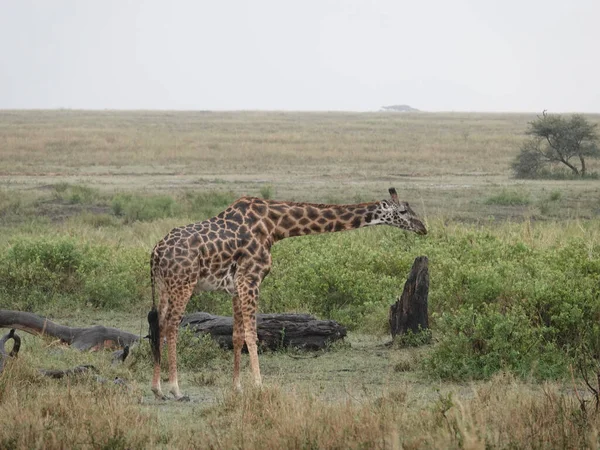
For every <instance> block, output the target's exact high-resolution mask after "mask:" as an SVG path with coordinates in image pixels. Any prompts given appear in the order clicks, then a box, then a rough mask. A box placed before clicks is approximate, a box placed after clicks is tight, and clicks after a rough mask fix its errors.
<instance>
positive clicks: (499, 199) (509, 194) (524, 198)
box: [485, 189, 531, 206]
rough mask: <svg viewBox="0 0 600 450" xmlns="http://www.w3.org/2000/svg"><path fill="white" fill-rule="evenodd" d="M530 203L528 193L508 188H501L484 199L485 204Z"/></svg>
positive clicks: (517, 204)
mask: <svg viewBox="0 0 600 450" xmlns="http://www.w3.org/2000/svg"><path fill="white" fill-rule="evenodd" d="M530 203H531V199H530V197H529V193H527V192H521V191H515V190H509V189H503V190H502V191H501V192H499V193H498V194H496V195H492V196H491V197H488V198H487V199H486V201H485V204H486V205H500V206H523V205H529V204H530Z"/></svg>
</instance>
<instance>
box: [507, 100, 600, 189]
mask: <svg viewBox="0 0 600 450" xmlns="http://www.w3.org/2000/svg"><path fill="white" fill-rule="evenodd" d="M596 126H597V125H596V124H591V123H590V122H589V121H588V120H587V119H586V118H585V117H583V116H582V115H581V114H573V115H572V116H571V117H570V118H569V119H567V118H564V117H562V116H561V115H560V114H552V115H550V114H547V113H546V111H544V112H543V113H542V116H538V118H537V119H536V120H534V121H533V122H530V123H529V129H528V130H527V134H528V135H530V136H532V137H531V139H529V140H527V141H525V143H524V144H523V145H522V146H521V152H520V153H519V155H518V156H517V158H516V160H515V161H514V162H513V165H512V168H513V170H514V172H515V175H516V176H517V177H519V178H535V177H536V176H537V175H539V173H540V171H541V169H542V167H543V166H544V165H545V164H546V163H561V164H564V165H565V166H567V167H568V168H569V169H571V172H572V173H573V175H575V176H581V177H584V176H585V175H586V174H587V168H586V164H585V158H587V157H589V158H598V157H600V148H599V147H598V145H597V140H598V135H597V134H596ZM577 160H579V162H577Z"/></svg>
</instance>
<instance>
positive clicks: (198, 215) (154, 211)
mask: <svg viewBox="0 0 600 450" xmlns="http://www.w3.org/2000/svg"><path fill="white" fill-rule="evenodd" d="M234 199H235V197H234V195H233V194H232V193H231V192H203V193H194V192H186V193H184V194H183V195H181V196H180V197H178V198H177V199H175V198H173V197H170V196H167V195H154V196H142V195H134V194H117V195H116V196H115V197H113V199H112V204H111V207H112V212H113V214H114V215H115V216H117V217H122V218H123V220H124V222H125V223H131V222H135V221H144V222H147V221H152V220H155V219H163V218H168V217H192V218H193V220H195V221H200V220H205V219H207V218H209V217H212V216H215V215H216V214H218V213H219V212H221V211H223V210H224V209H225V208H227V207H228V206H229V205H230V204H231V203H232V202H233V200H234Z"/></svg>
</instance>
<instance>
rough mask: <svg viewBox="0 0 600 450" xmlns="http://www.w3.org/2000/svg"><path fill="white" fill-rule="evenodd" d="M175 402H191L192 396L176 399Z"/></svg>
mask: <svg viewBox="0 0 600 450" xmlns="http://www.w3.org/2000/svg"><path fill="white" fill-rule="evenodd" d="M175 400H176V401H178V402H189V401H190V396H189V395H180V396H179V397H175Z"/></svg>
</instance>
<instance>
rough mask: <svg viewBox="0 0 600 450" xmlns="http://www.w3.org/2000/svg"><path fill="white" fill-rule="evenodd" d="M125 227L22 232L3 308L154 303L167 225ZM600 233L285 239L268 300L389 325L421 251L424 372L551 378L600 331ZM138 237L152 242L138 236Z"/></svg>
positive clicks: (4, 262)
mask: <svg viewBox="0 0 600 450" xmlns="http://www.w3.org/2000/svg"><path fill="white" fill-rule="evenodd" d="M190 204H193V201H191V202H190ZM164 211H166V210H163V213H164ZM165 214H166V213H165ZM176 220H177V219H173V221H174V222H175V221H176ZM181 221H184V220H183V219H181ZM184 222H185V221H184ZM127 223H129V222H124V224H123V225H121V226H120V227H119V228H115V227H108V228H104V229H103V228H101V229H96V228H95V227H94V225H92V224H89V221H87V222H86V221H80V220H72V221H71V222H70V223H69V224H65V225H63V229H62V231H60V232H58V233H56V232H51V233H49V232H50V230H51V229H52V226H51V225H39V226H37V227H35V228H33V229H32V230H30V231H28V232H22V231H16V232H14V233H13V234H12V235H11V236H10V237H9V238H8V239H7V240H6V241H5V242H4V244H3V246H4V248H5V250H4V251H2V252H1V254H0V279H2V281H3V282H2V285H1V286H0V307H2V308H8V309H20V310H26V311H35V312H38V313H40V312H43V313H55V312H57V311H60V310H61V309H63V308H65V307H67V308H71V309H75V310H81V309H84V308H96V309H102V310H106V309H111V310H114V311H123V312H129V313H130V312H133V311H139V310H140V309H141V310H143V311H144V310H146V309H148V308H149V306H150V292H149V276H148V270H149V269H148V254H149V250H150V248H151V245H152V244H153V243H154V242H156V241H157V240H158V239H159V238H160V237H161V235H162V234H163V233H165V232H166V231H167V230H168V228H169V226H167V227H165V228H163V229H162V230H158V229H156V225H155V224H154V223H151V224H149V226H151V227H152V235H150V236H148V230H149V228H148V227H141V228H137V226H138V225H136V224H141V222H135V223H132V224H131V225H127ZM132 227H133V228H132ZM597 228H598V226H597V222H596V221H593V222H590V223H585V222H574V223H572V224H570V225H566V224H564V223H563V224H560V225H558V224H555V223H548V224H538V225H536V226H535V227H533V226H532V225H530V224H529V223H528V222H525V223H524V224H505V225H502V226H496V227H481V226H472V225H464V224H453V225H444V224H442V223H440V222H433V223H431V224H430V230H431V232H430V234H429V235H428V236H427V237H420V236H417V235H414V234H408V233H404V232H401V231H399V230H396V229H392V228H388V227H376V228H368V229H362V230H357V231H352V232H346V233H333V234H324V235H318V236H307V237H302V238H295V239H289V240H284V241H282V242H281V243H278V244H277V245H276V246H274V248H273V260H274V263H273V269H272V271H271V274H270V276H269V277H267V278H266V280H265V282H264V283H263V286H262V289H261V300H260V308H261V310H262V311H263V312H293V311H297V312H310V313H313V314H316V315H317V316H319V317H321V318H327V319H333V320H337V321H339V322H341V323H342V324H343V325H345V326H346V327H348V329H349V330H354V331H360V332H362V333H375V334H385V333H387V313H388V308H389V305H390V304H391V303H392V302H393V300H394V298H395V297H396V296H397V295H398V293H399V292H400V291H401V288H402V286H403V283H404V281H405V279H406V275H407V273H408V272H409V270H410V266H411V264H412V262H413V260H414V258H415V257H416V256H419V255H427V256H428V257H429V259H430V272H431V286H432V287H431V291H430V296H429V308H430V313H432V320H431V324H432V327H433V330H434V337H435V340H436V341H437V345H436V346H434V350H433V351H432V353H431V355H430V358H429V361H428V362H427V363H426V367H427V371H428V373H429V374H430V375H434V376H438V377H441V378H452V379H472V378H475V379H477V378H487V377H489V376H491V375H492V374H494V373H496V372H498V371H502V370H508V371H512V372H514V373H517V374H519V375H521V376H524V377H527V376H533V377H535V378H541V379H544V378H556V377H560V376H564V375H565V374H566V369H567V367H568V364H569V362H571V361H572V360H573V359H572V358H573V357H574V352H575V350H577V349H578V348H580V347H581V346H582V345H584V344H585V345H591V344H592V343H593V342H595V340H597V339H599V338H600V334H598V333H596V331H595V330H596V329H597V325H596V317H599V316H600V299H599V298H598V293H597V290H598V279H599V278H600V260H599V258H598V255H599V254H600V236H599V235H598V232H597ZM94 230H96V231H94ZM132 233H133V234H134V236H135V235H137V236H135V239H133V240H132V241H131V240H130V239H131V235H132ZM138 233H139V234H138ZM40 235H41V236H42V237H40ZM128 239H129V240H130V241H129V242H128ZM144 240H145V242H147V243H148V244H147V245H146V246H144V245H139V244H138V243H139V242H140V241H144ZM190 308H194V309H201V310H208V311H210V312H212V313H220V314H231V302H230V300H229V298H228V296H226V295H223V294H216V293H210V294H209V293H206V294H202V295H199V296H196V297H195V298H194V299H193V300H192V301H191V303H190ZM584 331H585V333H584ZM506 352H508V353H506ZM457 364H458V366H456V365H457Z"/></svg>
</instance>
